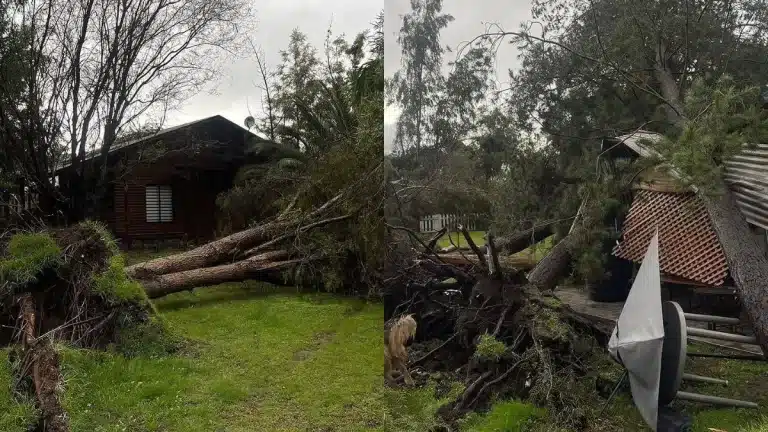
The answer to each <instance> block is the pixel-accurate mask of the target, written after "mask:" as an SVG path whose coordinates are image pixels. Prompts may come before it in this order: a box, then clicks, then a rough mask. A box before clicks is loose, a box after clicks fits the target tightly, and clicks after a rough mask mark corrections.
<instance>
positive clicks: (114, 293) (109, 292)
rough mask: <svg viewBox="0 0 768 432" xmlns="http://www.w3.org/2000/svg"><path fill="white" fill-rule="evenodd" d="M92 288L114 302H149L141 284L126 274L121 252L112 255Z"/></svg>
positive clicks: (96, 277)
mask: <svg viewBox="0 0 768 432" xmlns="http://www.w3.org/2000/svg"><path fill="white" fill-rule="evenodd" d="M92 290H93V291H94V292H96V293H97V294H99V295H101V296H102V297H104V299H105V300H107V301H108V302H110V303H112V304H118V303H142V304H143V303H145V302H148V300H147V294H146V292H145V291H144V288H143V287H142V286H141V284H140V283H138V282H136V281H133V280H131V279H130V278H129V277H128V276H126V274H125V259H124V258H123V256H122V255H120V254H117V255H114V256H112V257H111V258H110V259H109V262H108V265H107V269H106V270H104V271H103V272H102V273H100V274H98V275H96V276H95V277H94V278H93V285H92Z"/></svg>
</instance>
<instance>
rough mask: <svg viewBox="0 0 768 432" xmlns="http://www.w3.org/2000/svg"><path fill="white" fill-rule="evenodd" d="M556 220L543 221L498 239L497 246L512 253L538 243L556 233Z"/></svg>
mask: <svg viewBox="0 0 768 432" xmlns="http://www.w3.org/2000/svg"><path fill="white" fill-rule="evenodd" d="M554 225H555V222H543V223H541V224H538V225H536V226H534V227H533V229H527V230H523V231H519V232H517V233H515V234H512V235H509V236H504V237H499V238H498V239H496V247H497V248H498V249H499V250H500V251H504V252H507V253H510V254H513V253H517V252H520V251H521V250H523V249H525V248H527V247H528V246H530V245H533V244H536V243H538V242H540V241H542V240H544V239H545V238H547V237H549V236H551V235H552V234H553V233H554Z"/></svg>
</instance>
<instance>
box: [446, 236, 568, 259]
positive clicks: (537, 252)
mask: <svg viewBox="0 0 768 432" xmlns="http://www.w3.org/2000/svg"><path fill="white" fill-rule="evenodd" d="M469 236H470V237H471V238H472V241H473V242H475V244H476V245H477V246H479V247H483V246H485V238H484V237H485V231H470V232H469ZM451 241H453V244H455V245H457V246H460V247H464V246H468V245H467V240H466V239H465V238H464V235H463V234H461V233H459V232H451V233H446V234H445V235H443V236H442V237H441V238H440V240H438V241H437V246H438V247H440V248H445V247H449V246H451ZM553 246H554V236H549V237H547V238H545V239H544V240H542V241H540V242H538V243H536V244H535V245H531V246H529V247H528V248H527V249H524V250H522V251H520V252H517V253H516V254H514V255H513V256H519V257H530V256H531V255H532V256H533V258H534V260H535V261H536V262H539V261H541V259H542V258H544V257H545V256H546V255H547V254H548V253H549V251H550V250H551V249H552V247H553Z"/></svg>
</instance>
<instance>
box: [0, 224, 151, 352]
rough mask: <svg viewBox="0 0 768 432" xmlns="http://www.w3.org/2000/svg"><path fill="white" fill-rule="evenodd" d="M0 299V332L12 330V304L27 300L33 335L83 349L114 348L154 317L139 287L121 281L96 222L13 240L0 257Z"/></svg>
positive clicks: (114, 253) (8, 339)
mask: <svg viewBox="0 0 768 432" xmlns="http://www.w3.org/2000/svg"><path fill="white" fill-rule="evenodd" d="M0 294H2V295H0V322H1V323H2V324H4V325H7V326H10V327H11V328H13V327H18V323H17V322H16V318H17V316H18V313H17V307H18V302H17V299H18V298H19V297H20V296H23V295H26V294H29V295H30V296H31V297H32V300H33V302H34V304H35V305H36V306H35V307H36V316H37V330H38V334H39V335H44V334H47V335H48V336H50V337H52V338H53V339H54V340H60V341H65V342H66V343H68V344H71V345H74V346H77V347H84V348H104V347H106V346H108V345H110V344H116V343H117V342H119V341H120V339H121V336H120V334H121V333H123V332H129V331H130V328H132V327H134V326H139V325H140V324H143V323H147V322H149V321H150V318H151V317H152V316H153V315H154V313H153V310H152V306H151V304H150V302H149V300H148V299H147V297H146V294H145V293H144V290H143V288H142V286H141V285H140V284H138V283H136V282H135V281H133V280H131V279H129V278H128V277H127V276H126V275H125V271H124V262H123V258H122V256H121V255H120V254H119V250H118V248H117V245H116V244H115V241H114V239H113V238H112V237H111V236H110V234H109V233H108V231H107V229H106V228H105V227H104V226H103V225H101V224H99V223H96V222H84V223H81V224H79V225H76V226H73V227H70V228H65V229H60V230H52V231H48V232H38V233H20V234H16V235H14V236H13V237H12V238H11V239H10V241H9V243H8V244H7V245H5V247H4V250H2V251H0ZM13 342H14V334H13V332H4V333H0V345H8V344H10V343H13ZM117 348H118V350H119V344H118V346H117Z"/></svg>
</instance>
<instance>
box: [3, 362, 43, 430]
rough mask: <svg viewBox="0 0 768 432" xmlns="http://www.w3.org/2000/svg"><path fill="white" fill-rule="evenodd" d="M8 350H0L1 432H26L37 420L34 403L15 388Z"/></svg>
mask: <svg viewBox="0 0 768 432" xmlns="http://www.w3.org/2000/svg"><path fill="white" fill-rule="evenodd" d="M13 381H14V379H13V373H12V368H11V364H10V362H9V360H8V350H7V349H3V350H0V431H3V432H26V431H28V430H31V426H32V425H34V423H35V421H36V419H37V411H36V409H35V405H34V403H33V401H31V400H27V399H25V398H24V397H23V396H21V395H19V394H18V393H17V392H16V391H15V390H14V388H13V387H14V386H13Z"/></svg>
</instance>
